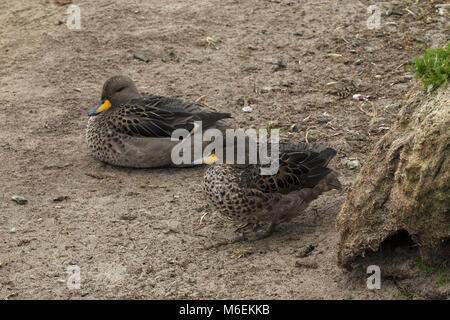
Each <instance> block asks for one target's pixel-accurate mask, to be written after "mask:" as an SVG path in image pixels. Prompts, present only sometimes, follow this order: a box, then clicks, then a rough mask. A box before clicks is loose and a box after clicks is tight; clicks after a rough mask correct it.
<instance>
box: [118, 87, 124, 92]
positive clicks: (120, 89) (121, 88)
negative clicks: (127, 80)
mask: <svg viewBox="0 0 450 320" xmlns="http://www.w3.org/2000/svg"><path fill="white" fill-rule="evenodd" d="M123 89H125V87H120V88H119V89H117V90H116V92H120V91H122V90H123Z"/></svg>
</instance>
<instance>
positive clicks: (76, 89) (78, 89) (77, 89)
mask: <svg viewBox="0 0 450 320" xmlns="http://www.w3.org/2000/svg"><path fill="white" fill-rule="evenodd" d="M73 90H74V91H76V92H80V93H81V89H80V88H75V89H73Z"/></svg>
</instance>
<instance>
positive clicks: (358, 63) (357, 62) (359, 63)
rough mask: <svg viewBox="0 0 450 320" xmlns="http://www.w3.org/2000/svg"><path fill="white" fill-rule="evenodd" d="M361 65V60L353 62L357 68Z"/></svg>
mask: <svg viewBox="0 0 450 320" xmlns="http://www.w3.org/2000/svg"><path fill="white" fill-rule="evenodd" d="M362 63H363V60H362V59H358V60H356V61H355V64H356V65H357V66H359V65H361V64H362Z"/></svg>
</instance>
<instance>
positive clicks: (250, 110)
mask: <svg viewBox="0 0 450 320" xmlns="http://www.w3.org/2000/svg"><path fill="white" fill-rule="evenodd" d="M242 111H243V112H246V113H250V112H252V111H253V108H252V107H250V106H245V107H243V108H242Z"/></svg>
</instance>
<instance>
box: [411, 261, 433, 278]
mask: <svg viewBox="0 0 450 320" xmlns="http://www.w3.org/2000/svg"><path fill="white" fill-rule="evenodd" d="M415 266H416V268H418V269H420V270H422V271H423V272H425V274H426V275H430V274H432V273H433V272H435V271H436V270H435V269H434V268H433V267H431V266H430V265H429V264H428V263H426V262H425V261H424V260H423V259H422V258H420V257H418V258H416V263H415Z"/></svg>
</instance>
